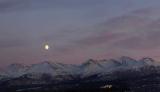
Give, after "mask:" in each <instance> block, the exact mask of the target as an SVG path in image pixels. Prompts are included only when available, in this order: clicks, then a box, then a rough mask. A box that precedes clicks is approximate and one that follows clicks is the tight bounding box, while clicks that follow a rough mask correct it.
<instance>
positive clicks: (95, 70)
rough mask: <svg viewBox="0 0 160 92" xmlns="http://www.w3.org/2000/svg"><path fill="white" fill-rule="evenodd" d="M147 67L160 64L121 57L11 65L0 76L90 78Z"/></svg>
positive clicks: (150, 59)
mask: <svg viewBox="0 0 160 92" xmlns="http://www.w3.org/2000/svg"><path fill="white" fill-rule="evenodd" d="M147 65H153V66H159V65H160V63H159V62H157V61H154V60H153V59H152V58H143V59H141V60H135V59H132V58H130V57H125V56H123V57H121V58H118V59H110V60H92V59H90V60H88V61H86V62H85V63H83V64H81V65H71V64H62V63H53V62H48V61H45V62H41V63H38V64H34V65H30V66H25V65H22V64H11V65H9V66H8V67H6V68H5V69H4V70H3V71H2V70H1V72H0V76H7V77H20V76H23V75H25V74H28V75H31V77H33V78H38V77H40V76H41V75H42V74H49V75H51V76H53V77H56V76H64V77H65V76H67V77H68V76H70V75H71V76H79V75H80V77H82V78H83V77H89V76H92V75H104V74H108V73H111V72H113V71H117V70H120V69H138V68H140V67H144V66H147Z"/></svg>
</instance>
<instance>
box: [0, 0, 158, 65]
mask: <svg viewBox="0 0 160 92" xmlns="http://www.w3.org/2000/svg"><path fill="white" fill-rule="evenodd" d="M159 6H160V1H159V0H0V67H1V66H2V67H3V66H6V65H8V64H12V63H23V64H34V63H38V62H42V61H51V62H62V63H66V64H80V63H82V62H85V61H86V60H88V59H108V58H117V57H121V56H130V57H133V58H136V59H139V58H142V57H152V58H154V59H156V60H159V59H160V36H159V35H160V7H159ZM45 44H48V45H49V46H50V49H49V50H45V49H44V45H45Z"/></svg>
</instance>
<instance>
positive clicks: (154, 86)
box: [0, 66, 160, 92]
mask: <svg viewBox="0 0 160 92" xmlns="http://www.w3.org/2000/svg"><path fill="white" fill-rule="evenodd" d="M159 71H160V69H159V67H154V66H148V67H144V68H141V69H140V70H125V71H117V72H114V73H111V74H109V75H103V76H99V75H98V74H97V75H93V76H89V77H87V78H78V79H74V80H68V81H67V80H65V81H61V82H55V81H53V80H49V79H45V80H43V81H48V83H47V82H46V83H40V84H34V81H33V80H32V79H29V78H28V79H27V78H26V77H23V78H22V77H21V78H16V79H9V80H5V81H3V82H1V84H0V92H159V91H160V73H159ZM24 80H25V81H24ZM27 81H33V82H32V83H31V84H26V82H27ZM38 81H42V80H38Z"/></svg>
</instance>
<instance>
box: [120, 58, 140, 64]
mask: <svg viewBox="0 0 160 92" xmlns="http://www.w3.org/2000/svg"><path fill="white" fill-rule="evenodd" d="M118 61H119V62H120V63H121V64H122V65H133V64H135V63H137V60H135V59H132V58H130V57H127V56H122V57H120V58H119V59H118Z"/></svg>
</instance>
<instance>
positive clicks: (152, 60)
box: [141, 57, 155, 63]
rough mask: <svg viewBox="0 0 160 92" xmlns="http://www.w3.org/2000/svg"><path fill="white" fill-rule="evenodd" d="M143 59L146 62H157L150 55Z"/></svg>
mask: <svg viewBox="0 0 160 92" xmlns="http://www.w3.org/2000/svg"><path fill="white" fill-rule="evenodd" d="M141 61H144V62H152V63H153V62H155V60H154V59H152V58H149V57H145V58H142V59H141Z"/></svg>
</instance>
